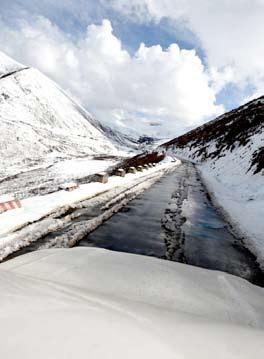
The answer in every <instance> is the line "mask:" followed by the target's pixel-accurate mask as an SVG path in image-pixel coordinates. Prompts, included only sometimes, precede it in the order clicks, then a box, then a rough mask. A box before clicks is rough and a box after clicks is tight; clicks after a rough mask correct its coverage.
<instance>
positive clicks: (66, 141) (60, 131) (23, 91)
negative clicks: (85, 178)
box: [0, 52, 117, 179]
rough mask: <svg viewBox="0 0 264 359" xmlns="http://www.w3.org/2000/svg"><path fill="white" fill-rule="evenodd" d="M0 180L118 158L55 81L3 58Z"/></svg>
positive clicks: (0, 72) (99, 130)
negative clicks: (96, 157) (84, 160)
mask: <svg viewBox="0 0 264 359" xmlns="http://www.w3.org/2000/svg"><path fill="white" fill-rule="evenodd" d="M0 126H1V139H0V158H1V169H0V179H3V178H5V177H7V176H11V175H16V174H17V173H20V172H23V171H24V170H28V169H32V168H36V167H40V166H44V167H45V166H48V165H50V164H53V163H54V162H57V161H58V160H63V159H71V158H75V157H83V156H87V155H93V154H108V155H109V154H114V153H116V152H117V150H116V146H115V144H114V142H113V141H112V140H111V139H109V138H108V137H107V135H106V134H105V133H104V131H103V128H102V127H101V126H100V125H99V124H98V123H97V122H96V121H95V120H94V119H93V118H92V117H91V115H90V114H89V113H88V112H86V111H85V110H84V109H83V108H82V107H81V106H80V105H78V104H77V103H76V102H74V101H73V100H72V99H71V98H70V97H69V96H68V95H67V94H66V93H65V92H64V91H63V90H62V89H61V88H59V87H58V85H56V84H55V83H54V82H53V81H51V80H50V79H48V78H47V77H46V76H44V75H43V74H41V73H40V72H39V71H37V70H36V69H33V68H25V67H24V66H22V65H20V64H18V63H16V62H15V61H13V60H12V59H10V58H9V57H7V56H6V55H5V54H3V53H1V52H0Z"/></svg>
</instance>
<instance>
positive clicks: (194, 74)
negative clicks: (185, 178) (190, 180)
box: [0, 0, 264, 135]
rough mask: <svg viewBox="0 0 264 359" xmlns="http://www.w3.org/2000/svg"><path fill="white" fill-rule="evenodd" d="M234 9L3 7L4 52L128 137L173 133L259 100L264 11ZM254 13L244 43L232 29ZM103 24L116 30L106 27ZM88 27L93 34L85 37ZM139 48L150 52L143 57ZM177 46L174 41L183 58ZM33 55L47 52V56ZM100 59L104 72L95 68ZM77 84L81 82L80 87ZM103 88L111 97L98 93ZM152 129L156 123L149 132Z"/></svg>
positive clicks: (115, 4)
mask: <svg viewBox="0 0 264 359" xmlns="http://www.w3.org/2000/svg"><path fill="white" fill-rule="evenodd" d="M253 3H255V0H253ZM257 3H258V4H259V2H257V0H256V4H257ZM230 4H231V3H230V2H228V1H227V0H222V2H221V1H220V2H218V1H217V2H216V3H215V4H212V3H211V2H209V1H208V0H200V1H196V2H194V0H180V1H178V0H176V1H174V0H154V1H152V2H150V0H142V1H139V0H131V1H125V0H110V1H106V0H100V1H90V0H86V1H85V0H80V1H74V0H67V1H62V0H58V1H56V2H54V1H51V0H43V1H42V2H39V1H37V0H13V1H12V2H10V0H9V1H8V0H1V17H0V19H1V24H2V34H0V50H2V51H4V52H7V53H8V54H9V55H10V56H13V57H15V59H16V60H18V61H21V62H26V63H28V64H29V65H31V66H35V67H37V68H39V69H40V70H41V71H43V72H44V73H46V74H47V75H48V76H50V77H52V78H53V79H54V80H56V81H57V82H58V83H59V84H60V85H61V86H63V87H64V88H66V90H68V91H69V92H70V93H71V94H72V95H73V96H75V97H76V98H78V99H79V100H80V101H81V102H82V103H83V105H84V106H85V107H86V108H87V109H89V110H90V111H92V113H94V114H95V116H96V117H98V118H99V120H101V121H103V122H105V123H108V124H110V125H113V126H114V127H115V126H116V127H119V128H121V129H122V128H123V130H124V131H127V130H128V127H133V128H134V129H136V130H137V131H139V132H146V133H147V132H149V131H150V132H151V131H152V132H153V131H159V132H162V133H163V134H164V135H170V133H171V132H173V134H175V135H177V134H178V133H181V132H184V131H185V130H187V129H189V128H192V127H195V126H197V125H198V124H200V123H203V122H204V121H206V120H209V119H211V118H212V117H214V116H216V115H218V114H221V112H223V111H226V110H229V109H232V108H234V107H236V106H238V105H240V104H241V103H243V102H244V101H246V100H247V99H248V98H250V97H251V96H254V95H259V94H262V88H263V86H262V79H263V75H262V72H260V71H262V68H261V66H262V65H261V63H260V62H258V61H256V60H254V61H253V59H254V56H259V53H260V54H262V53H261V52H260V50H261V51H262V47H261V46H258V48H257V46H256V47H254V46H252V36H251V35H252V34H253V33H254V31H255V32H256V34H262V30H263V26H262V27H261V25H260V24H261V22H260V20H261V11H263V7H262V6H261V7H259V8H257V6H256V9H255V11H254V6H253V7H252V8H251V9H250V11H249V9H248V7H245V2H244V1H242V0H238V2H237V4H236V7H234V9H233V8H232V6H231V5H230ZM240 4H241V6H240ZM227 5H228V6H227ZM258 6H259V5H258ZM209 10H210V18H208V14H207V11H209ZM249 12H250V14H249ZM262 14H264V13H262ZM249 15H250V21H251V22H252V24H254V26H255V28H254V29H251V32H252V34H251V32H249V29H247V28H246V27H247V26H246V25H243V27H244V28H242V27H241V31H240V32H241V38H242V39H243V40H242V39H241V38H240V33H239V32H237V33H236V31H235V27H234V25H235V24H236V23H237V25H239V23H241V24H245V20H247V21H248V19H247V17H248V16H249ZM39 16H41V20H40V19H39V18H38V17H39ZM104 19H107V20H108V22H109V24H110V25H109V26H110V27H109V26H106V23H105V26H103V20H104ZM223 19H224V20H223ZM46 20H47V21H48V22H45V21H46ZM89 25H95V28H94V29H92V28H90V30H88V31H87V26H89ZM233 27H234V31H232V32H230V29H232V28H233ZM29 29H30V31H29ZM243 31H245V35H244V34H243ZM29 34H30V35H29ZM32 34H34V36H33V35H32ZM102 38H103V39H104V40H103V41H101V40H100V39H102ZM56 41H57V43H58V46H56ZM96 41H99V42H98V46H97V43H96ZM100 41H101V42H100ZM118 42H119V44H120V46H119V45H118ZM62 43H63V47H61V49H60V48H59V47H60V45H61V44H62ZM141 43H144V44H145V47H144V48H143V49H142V50H141V51H140V52H138V49H139V46H140V44H141ZM87 44H89V45H87ZM109 44H110V45H109ZM171 44H177V46H178V47H179V49H180V52H179V51H178V50H177V49H176V48H172V47H171V48H170V46H171ZM158 45H159V46H158ZM89 46H90V47H89ZM248 46H250V51H251V52H252V54H251V53H250V52H249V50H247V49H248ZM56 47H57V48H58V51H57V49H56ZM97 47H98V49H99V50H98V49H97ZM243 47H244V48H243ZM260 47H261V49H260V50H259V48H260ZM36 48H38V49H39V50H38V51H40V52H41V51H42V49H43V51H44V50H45V52H43V54H42V58H41V59H40V58H39V57H38V56H37V54H36ZM112 48H113V53H111V49H112ZM168 48H170V50H167V49H168ZM181 50H187V51H181ZM192 50H195V52H193V51H192ZM34 51H35V52H34ZM59 51H61V52H60V53H59ZM254 51H255V53H254ZM258 52H259V53H258ZM47 53H49V55H47ZM65 53H66V54H67V56H68V55H69V57H70V58H71V59H72V60H71V64H70V65H69V64H68V63H67V64H66V63H65V64H62V62H63V61H64V60H63V58H64V57H65ZM263 54H264V51H263ZM40 55H41V54H40ZM241 55H243V61H242V60H241V59H242V56H241ZM45 56H46V57H47V62H46V63H45V62H44V61H43V58H44V57H45ZM85 56H86V58H85ZM96 56H98V60H99V62H100V70H99V67H98V69H97V68H95V64H96V61H95V63H93V61H94V58H95V57H96ZM92 59H93V60H92ZM255 59H256V57H255ZM251 60H252V65H251ZM115 61H116V63H115ZM199 62H200V63H201V64H199ZM56 63H57V65H58V68H56ZM76 64H78V66H79V67H78V68H77V67H76V66H77V65H76ZM109 64H110V65H109ZM249 64H250V66H249ZM62 65H63V66H62ZM74 66H75V67H74ZM86 66H87V69H86V68H85V67H86ZM89 67H90V68H89ZM250 67H252V68H250ZM64 68H65V72H63V69H64ZM102 68H103V70H102ZM69 69H71V71H75V73H73V72H72V73H71V72H70V73H69ZM73 69H74V70H73ZM131 69H133V71H134V73H135V76H133V74H131ZM263 70H264V68H263ZM77 71H78V76H77V75H76V72H77ZM102 71H103V73H104V74H106V78H102ZM66 72H67V73H66ZM99 72H100V73H99ZM69 74H70V75H72V78H71V79H70V80H69V79H66V76H68V77H69ZM98 74H99V75H98ZM163 74H165V75H163ZM259 74H260V76H259ZM95 75H96V76H95ZM165 76H168V78H167V79H166V77H165ZM121 77H122V78H121ZM124 77H125V78H126V77H127V79H128V80H127V83H126V81H124ZM80 78H81V79H82V81H83V82H82V83H81V82H80V83H79V85H78V86H77V85H76V83H77V81H78V79H80ZM110 78H111V79H112V82H111V83H109V81H111V80H109V79H110ZM100 80H101V81H102V86H100V85H99V84H98V81H100ZM173 81H174V82H173ZM188 83H189V88H188V86H187V85H188ZM159 84H160V86H159ZM181 84H182V86H181ZM81 87H83V89H82V88H81ZM192 87H193V89H192ZM120 88H122V90H123V91H122V93H120ZM107 89H109V93H108V94H107V96H106V97H107V99H105V98H103V97H102V96H101V92H102V91H107ZM140 91H141V92H140ZM159 91H160V93H159ZM88 93H91V94H92V95H90V96H88V95H87V94H88ZM85 94H86V95H85ZM140 94H142V96H144V98H145V99H146V105H145V103H144V99H142V96H140ZM99 98H101V100H99ZM159 101H160V103H158V102H159ZM152 108H153V110H152ZM153 122H154V123H158V124H159V126H152V124H153ZM153 127H155V129H153ZM157 128H158V130H157ZM153 134H155V133H153ZM156 134H157V133H156Z"/></svg>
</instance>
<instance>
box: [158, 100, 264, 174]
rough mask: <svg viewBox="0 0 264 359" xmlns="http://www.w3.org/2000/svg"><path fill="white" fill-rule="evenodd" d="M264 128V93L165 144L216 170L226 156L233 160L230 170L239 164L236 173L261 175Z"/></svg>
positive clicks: (230, 161) (263, 161)
mask: <svg viewBox="0 0 264 359" xmlns="http://www.w3.org/2000/svg"><path fill="white" fill-rule="evenodd" d="M263 128H264V96H263V97H260V98H258V99H256V100H253V101H251V102H249V103H247V104H245V105H243V106H241V107H239V108H238V109H235V110H233V111H230V112H228V113H226V114H224V115H222V116H220V117H218V118H217V119H216V120H214V121H211V122H209V123H207V124H205V125H203V126H201V127H198V128H197V129H195V130H193V131H190V132H188V133H187V134H185V135H183V136H180V137H178V138H176V139H174V140H172V141H170V142H167V143H166V144H165V145H164V147H165V148H167V149H173V150H174V151H179V152H180V153H181V152H182V153H183V154H185V155H187V157H189V158H191V159H193V160H198V161H202V162H204V161H206V162H208V163H209V164H210V167H211V168H213V169H215V170H217V163H219V160H220V158H225V160H228V162H229V163H232V166H230V169H232V168H233V169H234V167H233V165H234V164H235V163H236V165H235V167H236V168H235V169H234V171H235V172H236V173H237V171H239V173H240V174H246V173H249V174H258V173H260V172H261V171H262V169H263V168H264V132H263ZM221 162H222V161H221ZM221 173H222V172H221ZM222 174H223V173H222Z"/></svg>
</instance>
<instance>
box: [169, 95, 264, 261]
mask: <svg viewBox="0 0 264 359" xmlns="http://www.w3.org/2000/svg"><path fill="white" fill-rule="evenodd" d="M162 148H163V149H164V148H165V149H166V150H167V151H168V153H173V154H174V155H178V156H179V157H180V158H187V159H190V160H192V161H194V162H197V163H199V164H200V166H199V167H200V169H201V173H202V175H203V177H204V179H205V181H206V182H207V185H208V188H209V190H210V191H212V192H213V193H214V195H215V200H216V201H217V202H218V204H219V205H220V206H221V207H222V209H223V210H224V211H225V214H226V215H227V216H228V217H229V220H230V222H232V223H233V225H234V228H235V229H236V230H237V231H238V232H239V234H240V235H241V236H242V237H243V236H244V237H245V238H244V241H245V242H246V244H247V245H248V247H249V248H251V250H252V251H253V252H254V254H255V255H256V256H257V257H258V259H259V261H260V263H261V264H262V265H264V239H263V233H264V224H263V218H264V176H263V174H264V97H260V98H258V99H256V100H253V101H251V102H249V103H247V104H245V105H243V106H241V107H239V108H238V109H235V110H233V111H231V112H228V113H226V114H224V115H222V116H220V117H219V118H217V119H216V120H214V121H211V122H209V123H207V124H205V125H203V126H201V127H199V128H197V129H195V130H193V131H191V132H189V133H187V134H185V135H183V136H180V137H178V138H176V139H174V140H172V141H170V142H167V143H166V144H164V145H163V146H162Z"/></svg>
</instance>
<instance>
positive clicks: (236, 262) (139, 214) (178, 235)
mask: <svg viewBox="0 0 264 359" xmlns="http://www.w3.org/2000/svg"><path fill="white" fill-rule="evenodd" d="M175 199H176V202H175ZM175 204H177V206H175ZM170 206H171V208H176V209H175V210H173V211H172V210H170ZM173 206H174V207H173ZM171 211H172V212H173V216H171V217H169V216H170V214H171ZM164 216H165V217H164ZM164 218H165V219H166V221H167V223H165V225H164ZM168 218H171V219H172V221H171V222H170V221H169V220H168ZM161 220H162V221H161ZM166 221H165V222H166ZM78 245H79V246H95V247H101V248H107V249H111V250H116V251H121V252H128V253H136V254H143V255H149V256H155V257H159V258H168V259H171V260H174V261H178V262H184V263H187V264H191V265H195V266H199V267H204V268H208V269H213V270H220V271H224V272H228V273H230V274H234V275H236V276H240V277H242V278H245V279H247V280H249V281H251V282H253V283H255V284H259V285H262V286H263V285H264V276H263V273H262V272H261V270H260V268H259V266H258V264H257V262H256V260H255V257H254V256H253V255H252V254H251V253H250V252H249V251H248V250H247V249H246V248H245V247H244V246H243V243H242V242H241V241H240V240H239V239H236V238H235V237H234V236H233V235H232V234H231V233H230V232H229V230H228V228H227V226H226V223H225V221H224V220H223V218H222V217H221V215H220V214H219V213H218V212H217V211H216V209H215V208H214V206H213V205H212V203H211V201H210V199H209V197H208V195H207V192H206V191H205V189H204V186H203V185H202V183H201V181H200V179H199V177H198V175H197V173H196V170H195V169H194V167H193V166H192V165H190V164H183V165H182V166H180V167H179V168H177V169H176V171H174V172H173V173H171V174H168V175H166V176H165V177H163V178H162V179H161V180H160V181H159V182H157V183H155V184H154V185H153V186H152V187H151V188H150V189H149V190H147V191H145V192H144V193H143V194H142V195H141V196H140V197H138V198H136V199H135V200H133V201H131V202H130V203H129V204H128V205H127V206H126V207H124V208H123V210H121V211H120V212H119V213H117V214H116V215H114V216H113V217H112V218H111V219H110V220H108V221H107V222H105V223H104V224H103V225H101V226H100V227H99V228H97V229H96V230H95V231H94V232H92V233H90V234H89V235H88V236H86V237H85V238H84V239H83V240H81V241H80V242H79V244H78Z"/></svg>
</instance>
